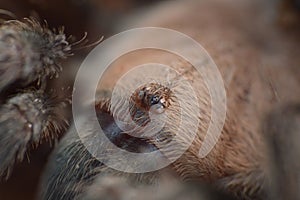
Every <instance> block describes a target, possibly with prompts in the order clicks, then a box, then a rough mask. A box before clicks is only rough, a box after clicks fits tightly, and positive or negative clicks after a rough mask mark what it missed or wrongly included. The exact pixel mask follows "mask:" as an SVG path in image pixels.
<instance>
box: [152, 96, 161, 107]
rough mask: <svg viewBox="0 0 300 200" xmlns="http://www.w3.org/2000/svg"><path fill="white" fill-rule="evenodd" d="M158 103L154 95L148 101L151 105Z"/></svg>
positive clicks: (157, 98)
mask: <svg viewBox="0 0 300 200" xmlns="http://www.w3.org/2000/svg"><path fill="white" fill-rule="evenodd" d="M158 102H159V97H158V96H156V95H154V96H152V97H151V99H150V104H151V105H154V104H157V103H158Z"/></svg>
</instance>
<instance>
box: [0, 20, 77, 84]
mask: <svg viewBox="0 0 300 200" xmlns="http://www.w3.org/2000/svg"><path fill="white" fill-rule="evenodd" d="M67 40H68V39H67V38H66V35H65V34H64V28H60V29H58V30H55V29H54V30H50V29H49V28H48V25H47V23H46V22H44V24H42V23H40V22H38V21H37V20H36V19H34V18H24V19H23V20H21V21H20V20H8V21H5V22H3V23H2V24H1V26H0V63H1V67H0V72H1V73H0V90H2V89H3V88H5V87H7V86H8V85H9V84H11V83H14V82H16V81H20V82H21V83H22V85H24V86H26V85H28V84H30V83H32V82H33V81H36V80H38V83H39V84H40V83H41V82H42V81H43V79H45V78H47V77H50V78H52V77H53V76H56V77H57V76H58V73H59V72H60V71H61V70H62V67H61V65H60V60H61V59H63V58H66V57H68V56H71V55H72V53H71V44H69V42H68V41H67Z"/></svg>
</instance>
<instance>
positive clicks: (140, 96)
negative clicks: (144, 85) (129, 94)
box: [138, 90, 145, 100]
mask: <svg viewBox="0 0 300 200" xmlns="http://www.w3.org/2000/svg"><path fill="white" fill-rule="evenodd" d="M144 97H145V92H144V91H143V90H141V91H139V94H138V98H139V99H140V100H141V99H143V98H144Z"/></svg>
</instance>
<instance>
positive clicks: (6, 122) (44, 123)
mask: <svg viewBox="0 0 300 200" xmlns="http://www.w3.org/2000/svg"><path fill="white" fill-rule="evenodd" d="M65 103H66V102H64V101H61V100H59V99H58V98H57V97H49V96H48V95H47V94H45V93H44V92H43V91H24V92H23V93H18V94H17V95H16V96H13V97H11V98H10V99H9V100H8V101H7V102H6V103H5V104H4V105H2V106H1V107H0V160H1V163H0V179H1V178H6V179H7V178H8V177H9V175H10V172H11V169H12V167H13V165H14V163H15V162H17V161H22V160H23V158H24V155H25V153H26V151H27V149H28V147H30V146H33V147H36V146H37V145H38V144H39V143H40V142H41V140H43V139H46V140H50V139H53V138H54V137H55V134H56V133H58V132H61V131H63V130H65V129H66V127H67V121H66V119H65V117H64V116H62V113H60V112H59V109H60V108H61V107H62V106H65Z"/></svg>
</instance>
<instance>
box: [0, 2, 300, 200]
mask: <svg viewBox="0 0 300 200" xmlns="http://www.w3.org/2000/svg"><path fill="white" fill-rule="evenodd" d="M191 2H192V3H191V4H188V3H185V2H180V1H179V2H167V3H166V4H163V5H159V7H158V8H154V9H153V10H150V12H149V15H145V16H146V17H145V18H141V20H140V21H139V20H138V23H133V25H136V24H142V25H143V26H145V25H147V26H162V27H168V28H173V29H176V30H179V31H182V32H184V33H187V34H189V35H190V36H191V37H194V38H195V40H197V41H199V42H200V43H202V44H203V45H204V47H205V48H206V49H207V51H208V52H209V53H210V54H211V56H212V57H213V59H214V60H215V61H216V63H217V64H218V66H219V67H220V71H221V74H222V76H223V78H224V82H225V86H226V90H227V94H228V113H227V118H226V123H225V126H224V129H223V130H222V131H223V134H222V136H221V138H220V140H219V142H218V144H217V146H216V147H215V148H214V149H213V151H212V152H211V153H210V154H209V155H208V156H207V157H206V158H199V157H198V154H197V153H198V150H199V146H201V142H202V141H203V138H204V136H205V135H204V132H205V130H206V129H207V126H208V123H209V121H210V117H211V116H210V114H211V113H210V107H211V104H210V102H209V91H208V90H207V87H206V86H205V84H204V83H203V81H201V78H199V76H198V75H197V73H195V71H193V70H187V71H186V73H185V74H183V73H182V74H180V75H182V76H186V77H187V79H188V80H189V81H190V82H191V84H192V85H193V86H194V87H195V88H196V95H198V96H199V99H200V101H199V102H198V103H199V104H200V110H201V116H200V117H199V116H197V117H199V118H200V119H201V123H200V125H199V126H198V127H197V128H198V129H197V130H198V132H197V133H198V134H197V135H196V137H195V139H194V140H193V143H192V144H191V147H190V148H189V149H187V150H186V151H185V152H184V154H183V155H182V156H181V157H180V158H179V159H178V160H176V161H175V162H174V163H172V164H170V165H168V166H167V167H165V168H164V169H161V170H158V171H154V172H147V173H126V172H121V171H118V170H115V169H112V168H110V167H109V166H106V165H105V164H104V163H102V162H101V161H99V160H98V159H96V158H95V157H94V156H93V155H92V154H91V153H90V152H89V151H88V150H87V148H86V146H85V145H84V144H83V142H82V140H81V139H80V138H79V136H78V133H80V131H81V132H83V133H84V134H86V135H89V134H90V133H93V132H95V130H96V129H95V127H93V126H91V125H90V119H89V116H83V120H86V121H85V122H86V123H85V128H84V129H82V130H80V131H78V130H77V129H76V128H75V125H72V126H71V127H70V128H69V129H68V131H67V132H66V135H65V136H64V138H63V139H62V140H60V142H59V144H58V145H57V146H55V149H54V151H53V153H52V156H51V157H50V159H49V161H48V164H47V167H46V168H45V170H44V175H43V177H42V178H41V184H40V188H39V191H38V193H39V194H38V195H39V196H38V198H39V199H47V200H49V199H53V200H54V199H62V200H64V199H111V198H115V199H174V198H175V199H176V198H178V199H180V198H183V199H186V198H191V199H199V198H205V199H211V200H215V199H224V198H226V199H268V198H276V199H278V200H280V199H284V198H287V197H288V198H289V199H291V198H300V197H299V191H297V187H299V185H300V183H299V180H300V179H299V176H300V175H299V172H298V171H297V170H298V169H299V162H297V158H298V156H299V152H300V150H299V148H298V147H297V141H298V140H299V138H300V136H299V130H300V128H299V113H300V111H299V105H298V104H295V105H289V106H280V105H281V104H284V105H287V104H291V103H290V102H299V100H300V98H299V94H298V93H297V92H295V91H296V90H297V89H298V88H299V69H298V68H297V67H295V66H296V65H297V66H298V65H299V58H298V57H297V56H295V55H298V53H299V50H298V49H299V48H298V44H294V42H295V41H299V40H298V39H299V38H298V36H297V34H293V32H292V33H291V32H289V31H287V30H286V29H284V28H283V29H280V28H282V27H280V28H279V27H278V26H277V24H275V23H274V21H273V17H274V16H273V15H269V13H270V11H273V10H274V8H271V7H269V5H268V6H266V5H265V4H263V3H261V2H260V1H253V2H250V1H249V2H246V1H245V2H237V3H232V2H230V1H228V2H227V3H228V4H226V3H224V2H223V1H218V0H214V1H206V2H205V1H204V2H201V3H200V2H198V1H191ZM288 2H293V3H296V4H297V6H299V5H298V1H288ZM216 5H217V6H216ZM170 8H171V11H176V12H170ZM179 8H180V9H179ZM207 8H210V9H211V10H210V12H207V11H206V9H207ZM223 9H224V10H223ZM241 11H242V12H241ZM254 11H255V12H254ZM256 12H257V13H259V14H257V15H255V16H254V14H253V13H256ZM229 13H230V15H228V14H229ZM241 13H243V16H242V17H241V15H240V14H241ZM244 14H245V16H244ZM157 16H162V17H157ZM297 16H298V14H295V15H293V19H292V21H290V22H289V23H288V25H289V28H291V27H292V29H293V28H295V29H296V30H297V28H298V27H296V26H297V24H298V21H297V19H298V18H297ZM139 18H140V15H138V17H136V19H139ZM287 18H288V17H287ZM221 19H222V20H221ZM262 19H264V20H262ZM289 19H290V18H289ZM208 21H209V23H208ZM295 24H296V26H295ZM249 27H251V28H249ZM253 27H254V28H253ZM266 27H267V28H266ZM289 30H291V29H289ZM293 30H294V29H293ZM295 33H299V32H295ZM157 39H158V40H159V39H160V38H157ZM269 40H270V41H271V42H268V41H269ZM160 42H162V43H163V42H165V41H160ZM75 44H76V43H75ZM175 45H183V46H184V45H185V44H175ZM73 46H74V44H72V43H71V42H70V39H69V38H67V37H66V36H65V34H64V31H63V29H59V30H58V31H55V30H50V29H49V28H48V27H47V26H46V25H43V24H41V23H39V22H38V21H37V20H35V19H33V18H29V19H28V18H26V19H23V20H9V21H5V22H3V23H2V24H1V26H0V63H1V66H0V95H1V96H0V103H1V104H0V105H1V106H0V178H1V179H3V180H5V179H8V178H9V176H10V174H11V170H12V167H13V165H14V164H15V163H16V162H18V161H21V160H23V158H24V157H25V155H26V151H27V149H29V148H30V147H31V146H33V147H37V146H38V145H39V144H40V143H41V142H42V141H43V140H44V139H47V140H49V141H52V140H53V138H56V137H57V136H56V135H57V133H58V132H65V131H66V130H67V128H68V123H67V122H68V120H67V118H66V117H64V116H63V115H62V112H61V108H62V107H64V106H66V104H67V103H68V100H69V99H68V98H66V97H59V95H57V94H56V93H55V92H52V90H51V85H50V79H52V78H55V77H57V76H59V74H60V73H61V70H62V67H61V65H60V62H61V61H62V59H65V58H67V57H69V56H72V50H73ZM283 47H284V48H283ZM187 49H188V47H187ZM148 56H150V57H151V56H152V58H153V57H156V58H157V57H160V58H162V60H163V61H164V62H166V63H167V64H171V65H172V66H173V67H174V68H176V69H177V70H178V71H180V70H182V69H186V68H188V67H191V63H189V62H186V61H184V60H183V59H182V58H178V57H176V58H174V57H172V56H170V55H166V54H163V53H161V52H159V53H157V52H153V51H151V50H148V51H144V52H141V53H140V54H139V53H138V54H137V56H136V55H135V56H132V57H130V55H129V58H127V59H126V58H125V59H124V60H121V61H120V62H119V63H118V62H116V63H114V65H116V66H117V68H116V70H117V72H120V71H121V70H120V71H118V70H119V69H124V68H126V67H127V66H130V65H131V64H133V65H134V64H140V63H143V62H145V61H148ZM120 66H121V67H120ZM112 74H114V73H112ZM115 74H117V73H115ZM113 79H114V77H113V76H109V81H111V82H110V84H112V85H113V83H114V80H113ZM198 79H199V80H200V81H198ZM286 80H288V81H286ZM166 85H167V84H166ZM166 85H163V84H160V83H156V82H149V83H147V84H145V85H141V86H139V87H137V88H134V89H135V90H133V91H134V92H133V93H132V94H131V96H129V105H130V106H129V113H130V116H129V117H131V119H132V120H133V122H135V123H136V124H137V125H139V126H140V127H142V128H143V127H144V126H146V125H147V124H148V123H149V122H150V117H149V116H150V114H149V113H150V112H154V113H155V115H157V116H161V115H163V114H169V115H170V116H171V118H170V120H169V121H167V123H166V124H165V126H164V127H163V128H162V129H161V130H160V131H159V132H158V134H153V135H151V136H149V137H147V138H139V137H135V136H136V135H132V134H131V133H132V132H135V130H134V129H133V130H129V131H127V132H126V131H123V130H121V129H120V127H119V126H118V125H117V123H116V122H115V119H114V114H116V113H118V112H119V111H120V112H121V111H122V109H120V108H121V107H122V106H123V100H124V97H123V96H122V94H118V95H120V98H119V99H118V100H119V101H118V102H117V104H116V105H112V104H111V101H110V100H111V94H110V92H107V91H105V92H104V91H102V90H101V91H100V92H99V94H100V95H99V97H98V98H97V99H96V100H97V102H96V103H95V105H94V104H93V103H94V102H93V103H92V104H93V106H94V107H95V110H96V115H97V121H98V122H99V124H100V126H101V127H102V128H103V132H104V133H105V136H106V137H107V138H108V139H109V140H110V141H111V142H112V143H114V144H115V145H116V146H118V147H119V148H122V149H123V150H126V151H129V152H133V153H149V152H153V151H159V150H161V149H160V147H161V146H162V144H167V145H168V144H170V143H169V141H170V138H173V137H175V136H176V135H179V137H178V139H179V140H178V141H179V142H178V144H179V146H178V148H181V146H180V144H183V143H184V142H185V141H186V140H187V137H188V134H187V133H188V131H189V129H190V128H191V127H192V126H194V125H195V124H194V123H192V121H191V122H190V123H187V127H185V129H183V130H184V131H182V132H180V133H178V132H176V128H177V127H176V125H177V123H178V121H179V120H178V118H179V117H180V115H179V114H180V112H179V110H178V100H179V99H178V98H176V97H175V96H174V93H176V92H175V91H180V92H181V94H182V96H181V97H182V98H183V99H184V100H187V101H186V104H187V105H188V106H190V107H189V108H192V109H193V108H195V105H194V104H193V103H191V102H190V101H189V99H190V98H191V94H190V93H189V92H188V90H185V88H180V87H176V84H174V85H172V87H166ZM168 86H169V85H168ZM62 87H66V86H62ZM125 87H127V85H126V86H125ZM287 88H291V89H292V90H295V91H290V90H287ZM54 90H57V88H54ZM274 110H275V111H274ZM188 111H191V109H189V110H188ZM187 113H188V112H187ZM188 117H190V116H188ZM283 118H284V120H282V119H283ZM188 119H189V118H188ZM125 126H129V124H125ZM96 134H97V133H96ZM285 135H287V136H288V137H284V136H285ZM100 142H102V141H100ZM97 145H102V146H104V147H106V144H105V143H99V144H97ZM109 150H110V149H109V148H108V149H107V151H109ZM195 152H196V153H195ZM160 153H161V155H162V156H165V155H166V154H167V153H168V152H163V151H161V152H160ZM171 153H172V152H171ZM286 155H288V156H286ZM103 156H105V155H103ZM107 159H112V160H113V159H115V158H114V157H108V158H107ZM266 161H269V163H265V162H266ZM119 162H120V164H121V165H122V164H123V165H126V162H127V160H120V161H119ZM282 163H285V164H286V165H283V164H282ZM289 172H293V175H292V176H291V175H289ZM164 178H166V180H164ZM194 182H196V183H195V184H194ZM170 183H172V184H171V186H169V184H170ZM191 183H192V184H191ZM195 187H196V188H195ZM297 195H298V196H297Z"/></svg>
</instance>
